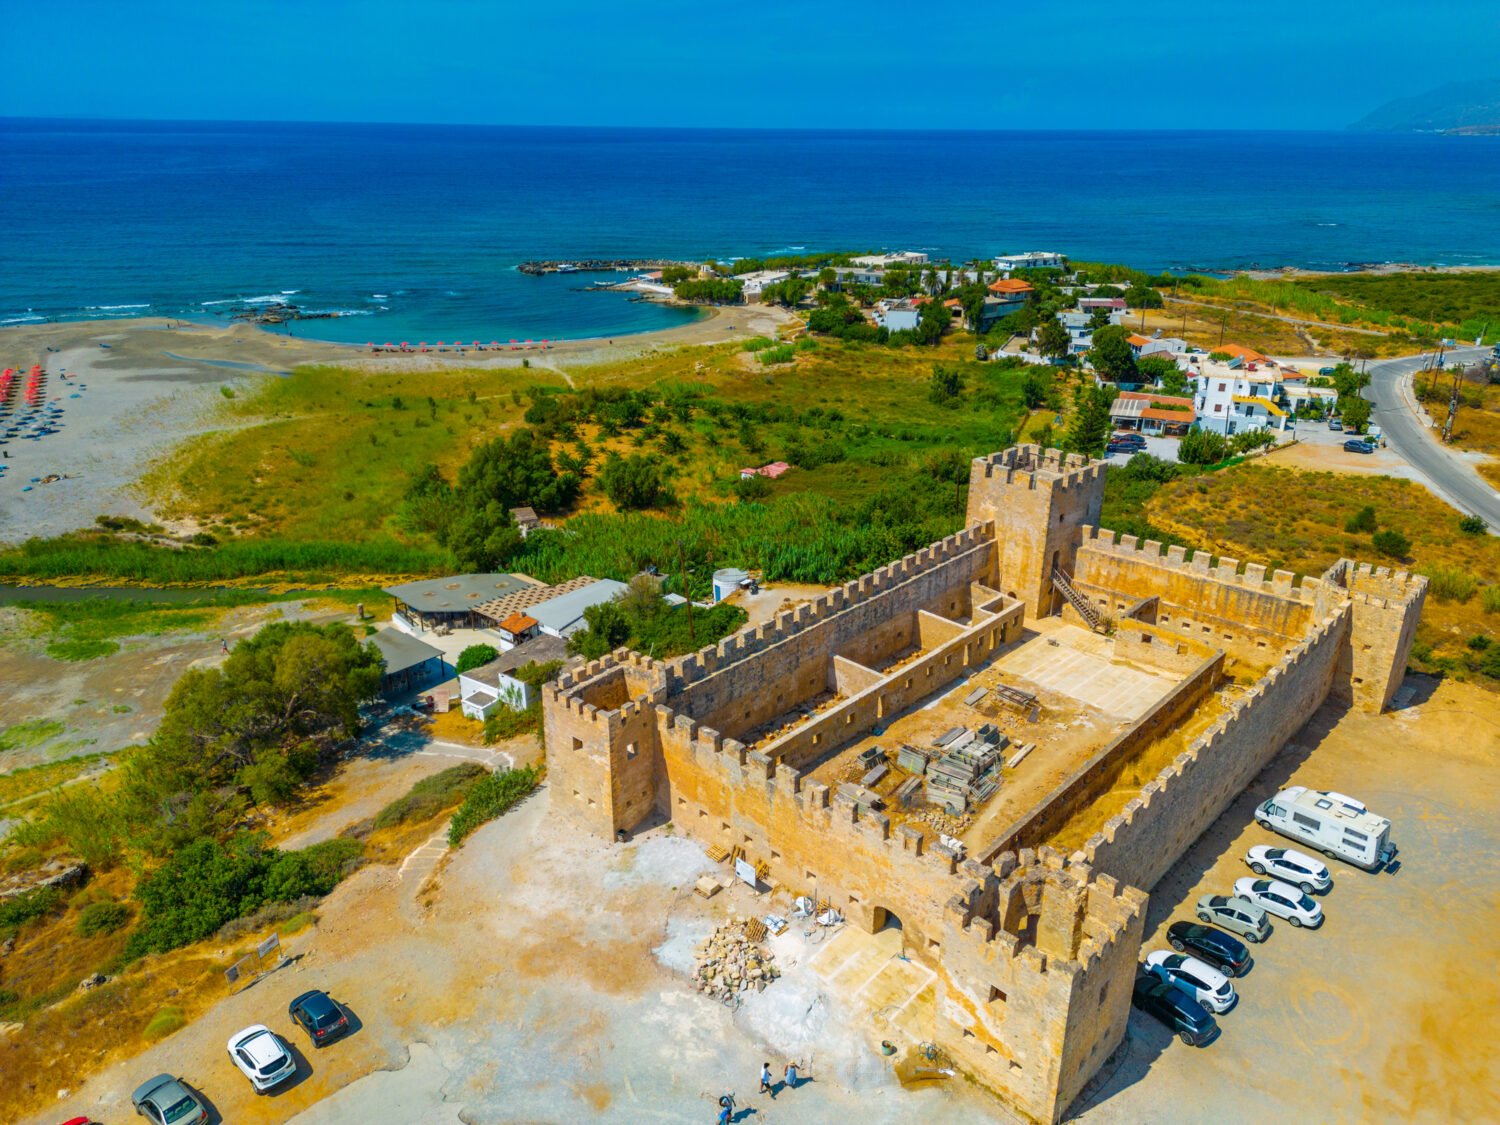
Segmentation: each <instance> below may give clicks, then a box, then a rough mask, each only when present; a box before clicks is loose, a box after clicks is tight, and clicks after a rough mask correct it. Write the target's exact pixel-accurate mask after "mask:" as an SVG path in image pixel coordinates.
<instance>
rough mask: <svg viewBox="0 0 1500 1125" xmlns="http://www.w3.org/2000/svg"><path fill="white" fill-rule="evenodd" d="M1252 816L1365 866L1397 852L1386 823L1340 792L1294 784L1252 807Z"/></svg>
mask: <svg viewBox="0 0 1500 1125" xmlns="http://www.w3.org/2000/svg"><path fill="white" fill-rule="evenodd" d="M1255 819H1256V820H1258V821H1259V822H1260V823H1261V824H1262V825H1263V826H1264V827H1266V828H1269V829H1270V830H1271V831H1272V832H1279V833H1280V834H1281V835H1283V836H1288V837H1290V838H1291V839H1293V840H1301V841H1302V842H1303V843H1305V844H1311V845H1312V846H1313V847H1315V848H1317V849H1318V850H1319V851H1320V852H1322V853H1323V854H1324V855H1326V856H1328V857H1329V858H1331V859H1341V860H1343V861H1344V862H1345V863H1352V864H1353V865H1354V866H1355V867H1363V868H1364V869H1365V870H1366V871H1374V870H1376V869H1378V868H1380V867H1382V866H1383V865H1385V864H1387V863H1389V862H1390V861H1391V859H1392V858H1393V857H1394V856H1395V854H1396V849H1395V847H1394V846H1393V845H1392V844H1391V822H1390V821H1388V820H1386V819H1385V817H1383V816H1376V815H1375V814H1374V813H1372V812H1371V811H1370V810H1369V809H1367V808H1365V806H1364V805H1362V804H1361V803H1360V802H1358V801H1356V800H1355V799H1354V798H1353V797H1346V796H1344V794H1342V793H1325V792H1322V791H1320V790H1317V789H1308V788H1306V787H1304V786H1301V785H1294V786H1292V787H1291V788H1290V789H1283V790H1282V791H1281V792H1280V793H1278V794H1276V796H1274V797H1272V798H1271V799H1270V800H1269V801H1267V802H1266V803H1265V804H1263V805H1261V806H1260V808H1258V809H1256V810H1255Z"/></svg>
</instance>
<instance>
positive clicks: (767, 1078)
mask: <svg viewBox="0 0 1500 1125" xmlns="http://www.w3.org/2000/svg"><path fill="white" fill-rule="evenodd" d="M760 1092H761V1093H762V1094H771V1096H772V1097H775V1096H776V1095H775V1094H774V1093H772V1091H771V1064H770V1063H768V1062H763V1063H761V1064H760Z"/></svg>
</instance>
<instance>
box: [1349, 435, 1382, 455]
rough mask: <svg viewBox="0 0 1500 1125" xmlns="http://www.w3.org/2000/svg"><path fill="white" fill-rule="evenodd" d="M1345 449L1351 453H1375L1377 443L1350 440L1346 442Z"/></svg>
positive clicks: (1355, 439) (1356, 439)
mask: <svg viewBox="0 0 1500 1125" xmlns="http://www.w3.org/2000/svg"><path fill="white" fill-rule="evenodd" d="M1344 449H1345V451H1346V452H1349V453H1374V452H1375V443H1374V442H1372V441H1360V440H1359V439H1358V438H1350V439H1349V440H1348V441H1346V442H1344Z"/></svg>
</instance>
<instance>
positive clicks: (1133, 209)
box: [0, 118, 1500, 343]
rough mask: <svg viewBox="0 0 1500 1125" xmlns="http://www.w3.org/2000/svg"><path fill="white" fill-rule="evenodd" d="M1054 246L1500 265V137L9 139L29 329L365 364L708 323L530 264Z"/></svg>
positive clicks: (105, 124) (106, 135)
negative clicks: (228, 323)
mask: <svg viewBox="0 0 1500 1125" xmlns="http://www.w3.org/2000/svg"><path fill="white" fill-rule="evenodd" d="M829 249H856V250H923V251H926V252H927V253H928V254H930V255H933V256H934V257H951V258H952V259H954V260H967V259H970V258H975V257H992V256H994V255H997V254H1001V253H1011V252H1017V251H1024V250H1050V251H1057V252H1061V253H1065V254H1068V255H1070V256H1071V257H1073V258H1074V259H1079V260H1087V261H1110V262H1124V263H1129V264H1131V265H1134V266H1137V267H1140V268H1144V269H1149V270H1153V271H1158V270H1178V271H1181V270H1203V271H1218V270H1230V269H1239V268H1273V267H1278V266H1300V267H1306V268H1314V269H1333V270H1338V269H1348V268H1351V267H1353V266H1356V265H1364V264H1369V263H1378V262H1411V263H1423V264H1434V265H1448V266H1452V265H1479V264H1495V263H1500V137H1445V136H1436V135H1421V134H1373V133H1314V132H1297V133H1290V132H1288V133H1268V132H1129V131H1118V130H1116V131H1098V132H951V131H950V132H879V131H784V130H765V131H748V130H702V129H619V128H608V129H606V128H553V127H548V128H521V127H476V126H444V125H364V124H306V123H298V124H278V123H220V122H156V121H152V122H131V121H67V120H30V119H16V118H10V119H0V326H4V325H15V324H28V323H38V322H42V321H48V320H76V319H85V318H89V319H92V318H115V317H118V318H126V317H135V316H170V317H179V318H185V319H190V320H194V321H201V322H208V323H214V322H224V321H225V320H226V319H227V318H228V317H229V316H230V315H231V312H232V311H233V310H240V309H244V308H246V307H247V306H254V305H256V304H267V303H271V302H276V301H290V302H293V303H295V304H296V305H298V306H299V307H300V308H302V309H304V310H307V311H326V312H336V313H338V314H339V315H338V316H337V317H332V318H328V319H318V320H303V321H298V322H295V323H293V324H291V325H288V326H286V327H284V328H281V329H277V330H278V331H286V332H291V333H293V334H295V335H299V336H306V337H309V338H313V339H323V340H334V341H342V342H350V343H366V342H376V343H384V342H401V341H407V342H411V343H417V342H429V343H435V342H437V341H439V340H443V341H455V340H464V341H473V340H481V341H485V342H488V341H490V340H501V341H508V340H512V339H535V340H541V339H572V338H578V337H584V336H602V337H612V336H617V335H623V334H626V333H631V332H640V331H646V330H651V329H658V328H665V327H671V326H673V325H677V324H681V323H683V322H684V321H686V320H689V319H691V318H692V317H693V316H694V315H695V314H694V312H693V311H692V310H686V309H678V308H672V307H668V306H663V305H661V304H654V303H646V302H640V301H632V300H631V299H630V298H629V297H628V296H627V295H625V294H622V293H618V292H597V291H594V292H591V291H588V290H587V288H586V287H587V285H588V284H589V283H590V282H591V281H597V280H608V279H611V278H613V277H614V276H615V275H589V274H560V275H551V276H545V277H533V276H529V275H525V274H521V273H519V272H518V271H517V270H516V266H517V264H518V263H520V262H522V261H526V260H528V259H555V260H571V259H581V258H648V257H651V258H654V257H660V258H674V259H676V258H681V259H687V260H693V261H703V260H709V259H733V258H736V257H743V256H762V255H770V254H776V253H788V252H790V253H801V252H814V251H819V250H829Z"/></svg>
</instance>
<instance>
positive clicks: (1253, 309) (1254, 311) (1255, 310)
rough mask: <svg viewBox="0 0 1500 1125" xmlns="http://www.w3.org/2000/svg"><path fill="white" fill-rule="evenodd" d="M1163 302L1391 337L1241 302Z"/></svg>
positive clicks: (1375, 330)
mask: <svg viewBox="0 0 1500 1125" xmlns="http://www.w3.org/2000/svg"><path fill="white" fill-rule="evenodd" d="M1163 300H1166V301H1169V302H1171V303H1172V304H1174V305H1191V306H1193V307H1194V308H1199V309H1213V310H1215V311H1217V312H1224V311H1226V310H1228V311H1230V312H1239V313H1245V314H1246V315H1247V316H1259V317H1264V318H1265V319H1266V320H1279V321H1281V322H1282V323H1283V324H1301V325H1305V326H1307V327H1309V328H1326V329H1328V330H1329V331H1330V332H1352V333H1353V334H1354V335H1356V336H1389V335H1391V333H1389V332H1386V331H1383V330H1382V329H1379V328H1353V327H1350V326H1349V325H1347V324H1329V323H1328V322H1327V321H1323V320H1302V319H1300V318H1298V317H1295V316H1284V315H1282V314H1281V313H1269V312H1262V311H1261V309H1260V307H1259V306H1258V305H1247V304H1245V303H1244V302H1240V301H1236V302H1234V303H1233V304H1228V305H1216V304H1214V303H1212V302H1211V301H1194V300H1190V299H1189V298H1187V297H1168V296H1166V295H1165V294H1163Z"/></svg>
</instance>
